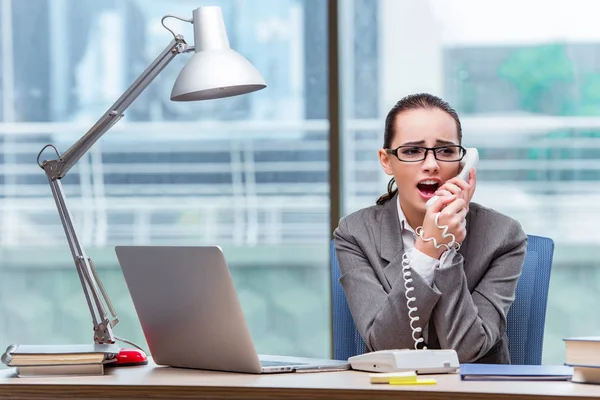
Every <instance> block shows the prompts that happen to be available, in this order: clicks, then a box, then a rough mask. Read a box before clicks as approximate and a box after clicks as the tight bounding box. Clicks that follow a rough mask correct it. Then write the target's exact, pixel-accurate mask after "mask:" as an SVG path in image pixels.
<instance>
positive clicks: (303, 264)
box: [0, 0, 331, 357]
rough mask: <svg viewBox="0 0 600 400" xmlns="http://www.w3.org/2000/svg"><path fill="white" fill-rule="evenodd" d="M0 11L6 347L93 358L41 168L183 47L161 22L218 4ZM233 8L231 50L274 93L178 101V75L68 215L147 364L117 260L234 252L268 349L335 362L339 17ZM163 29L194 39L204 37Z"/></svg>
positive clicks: (73, 3) (254, 324)
mask: <svg viewBox="0 0 600 400" xmlns="http://www.w3.org/2000/svg"><path fill="white" fill-rule="evenodd" d="M192 3H193V4H192ZM308 3H311V4H310V7H309V6H308ZM0 4H1V5H2V7H1V8H0V18H1V22H0V26H1V27H2V35H1V36H2V37H3V40H2V42H1V43H2V47H1V49H0V50H1V51H0V59H1V60H2V63H0V65H1V68H2V69H1V70H2V80H1V82H0V85H1V86H2V89H3V90H2V92H1V96H0V104H2V105H3V108H2V114H1V118H2V119H1V121H0V122H1V123H0V133H1V134H0V148H1V149H2V150H1V151H0V163H1V166H2V173H1V174H0V204H1V205H2V207H1V208H0V210H1V211H0V212H1V213H2V217H1V220H0V221H1V222H0V225H1V230H0V257H1V260H2V261H1V262H0V280H1V281H2V282H4V289H3V290H2V291H1V293H0V343H6V344H10V343H39V344H44V343H85V342H90V341H91V340H92V322H91V317H90V315H89V311H88V309H87V306H86V303H85V299H84V296H83V292H82V290H81V286H80V283H79V279H78V276H77V273H76V270H75V267H74V265H73V261H72V259H71V255H70V251H69V249H68V246H67V242H66V239H65V237H64V232H63V230H62V226H61V224H60V220H59V218H58V213H57V211H56V207H55V205H54V203H53V199H52V195H51V193H50V190H49V187H48V183H47V181H46V178H45V176H44V174H43V171H41V170H40V168H39V167H37V166H36V164H35V160H36V155H37V152H38V151H39V150H40V149H41V148H42V147H43V146H44V145H45V144H46V143H53V144H55V145H56V146H57V148H58V149H59V150H60V151H65V150H66V149H67V148H68V147H69V146H70V145H71V144H72V143H74V142H75V141H76V140H77V139H78V138H79V137H81V136H82V135H83V134H84V133H85V132H86V131H87V129H89V128H90V127H91V126H92V124H93V123H94V122H95V121H96V120H97V119H98V118H99V117H100V116H101V115H102V114H103V113H104V112H105V111H106V109H108V107H110V105H111V104H113V102H114V101H115V100H116V99H117V98H118V97H119V96H120V95H121V93H122V92H123V91H124V90H125V89H126V88H127V87H128V86H129V84H130V83H131V82H132V81H133V80H134V79H135V78H136V77H137V76H138V75H139V74H140V73H141V72H142V71H143V70H144V69H145V68H146V67H147V66H148V64H149V63H150V62H151V61H152V60H153V59H154V58H155V57H156V56H158V54H159V52H160V51H162V50H163V49H164V48H165V47H166V46H167V45H168V44H169V42H170V41H171V36H170V34H169V32H168V31H166V30H165V29H163V27H162V26H161V23H160V22H161V21H160V19H161V17H162V16H163V15H165V14H175V15H180V16H183V17H190V16H191V12H192V10H193V8H195V7H198V6H202V5H208V4H211V5H212V4H214V2H207V1H200V2H198V1H196V2H189V1H185V0H178V1H173V0H169V1H167V0H161V1H159V0H151V1H147V0H144V1H136V0H118V1H105V0H104V1H100V0H98V1H86V2H81V1H80V0H62V1H54V0H52V1H50V0H19V1H16V0H13V1H11V0H3V1H1V2H0ZM219 5H221V7H222V9H223V14H224V18H225V24H226V26H227V29H228V34H229V40H230V44H231V46H232V47H233V48H234V49H236V50H237V51H239V52H240V53H241V54H243V55H245V56H246V57H247V58H248V59H250V60H251V61H252V62H253V63H254V65H256V66H257V68H258V69H259V70H260V71H261V73H262V74H263V76H264V77H265V79H266V81H267V84H268V88H267V90H263V91H261V92H257V93H253V94H251V95H246V96H239V97H234V98H229V99H222V100H215V101H207V102H195V103H174V102H170V101H169V93H170V90H171V86H172V84H173V82H174V79H175V77H176V74H177V73H178V71H179V69H180V68H181V66H182V65H183V63H185V62H186V61H187V59H188V58H189V57H188V56H180V57H178V58H176V59H175V60H174V61H173V62H172V63H171V64H170V65H169V66H168V67H167V68H166V69H165V70H164V71H163V73H162V74H161V75H160V76H159V77H158V78H157V79H156V80H155V81H154V82H153V83H152V84H151V85H150V86H149V87H148V88H147V90H146V91H145V92H144V93H143V94H142V95H141V96H140V97H139V98H138V99H137V100H136V101H135V102H134V103H133V104H132V105H131V107H130V108H129V109H128V110H127V112H126V113H125V114H126V115H125V117H124V119H123V120H122V121H120V122H119V123H118V124H117V125H115V126H114V127H113V128H112V129H111V131H110V132H108V133H107V134H106V135H105V136H103V137H102V139H101V140H100V141H98V142H97V143H96V145H95V146H94V147H93V148H92V149H91V150H90V152H89V153H88V154H86V155H85V156H84V157H83V158H82V159H81V160H80V161H79V162H78V163H77V165H76V166H75V167H74V168H73V169H72V170H71V171H70V173H69V174H68V175H67V176H66V177H65V178H64V179H63V184H64V189H65V192H66V196H67V202H68V205H69V209H70V211H71V213H72V215H73V217H74V219H75V223H76V228H77V232H78V235H79V236H80V239H81V240H82V241H83V244H84V246H85V248H86V251H87V253H88V255H89V256H91V257H92V258H93V260H94V263H95V264H96V266H97V268H98V270H99V273H100V275H101V277H102V279H103V282H104V285H105V287H106V289H107V291H108V293H109V295H110V297H111V299H112V301H113V303H114V306H115V308H116V310H117V312H118V314H119V319H120V323H119V325H117V326H116V328H115V332H116V333H117V335H118V336H120V337H124V338H127V339H129V340H132V341H134V342H135V343H138V344H140V345H142V346H144V347H146V342H145V339H144V337H143V334H142V331H141V327H140V326H139V322H138V319H137V316H136V314H135V311H134V308H133V304H132V302H131V299H130V297H129V294H128V290H127V288H126V286H125V283H124V280H123V277H122V273H121V271H120V267H119V265H118V263H117V259H116V256H115V254H114V246H115V245H118V244H120V245H123V244H140V245H151V244H168V245H170V244H178V245H203V244H219V245H221V246H222V248H223V249H224V252H225V255H226V258H227V260H228V263H229V265H230V268H231V270H232V275H233V278H234V281H235V284H236V287H237V290H238V294H239V298H240V302H241V304H242V308H243V310H244V312H245V315H246V318H247V320H248V323H249V326H250V331H251V333H252V335H253V337H254V340H255V343H256V346H257V350H258V351H259V352H262V353H276V354H290V355H299V356H314V357H327V356H329V354H330V342H331V339H330V326H329V325H330V322H329V319H330V317H329V315H330V312H329V304H330V301H329V290H328V283H329V279H328V276H329V269H328V268H329V266H328V263H329V261H328V260H329V258H328V241H329V234H328V222H329V219H328V212H329V210H328V204H329V186H328V182H327V171H328V165H327V152H328V123H327V120H326V113H327V97H326V95H327V81H326V78H327V74H326V45H327V41H326V38H327V36H326V19H327V18H326V13H327V8H326V4H325V3H324V2H308V1H307V2H302V1H295V0H277V1H276V2H273V1H268V0H253V1H252V2H239V1H233V0H229V1H221V2H219ZM166 24H167V25H168V26H169V27H171V28H172V29H174V30H175V31H178V32H180V33H181V34H183V35H184V36H185V37H186V38H191V37H192V28H191V26H190V25H189V24H183V23H180V22H179V21H177V20H172V19H171V20H167V21H166ZM188 40H189V39H188ZM25 43H27V45H24V44H25ZM52 156H53V155H52V153H51V152H45V153H44V157H43V159H50V158H52ZM146 348H147V347H146Z"/></svg>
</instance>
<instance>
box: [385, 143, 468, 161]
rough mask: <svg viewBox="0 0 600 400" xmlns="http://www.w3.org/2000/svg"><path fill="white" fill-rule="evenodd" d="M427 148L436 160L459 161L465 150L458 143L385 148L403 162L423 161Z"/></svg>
mask: <svg viewBox="0 0 600 400" xmlns="http://www.w3.org/2000/svg"><path fill="white" fill-rule="evenodd" d="M429 150H431V151H432V152H433V156H434V157H435V159H436V160H438V161H443V162H453V161H460V160H462V158H463V157H464V156H465V153H466V152H467V150H465V148H464V147H462V146H459V145H452V146H438V147H423V146H399V147H397V148H395V149H385V151H386V153H388V154H393V155H395V156H396V158H398V160H400V161H403V162H417V161H423V160H424V159H426V158H427V153H428V152H429Z"/></svg>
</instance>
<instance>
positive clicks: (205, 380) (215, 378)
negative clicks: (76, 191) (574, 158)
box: [0, 362, 600, 400]
mask: <svg viewBox="0 0 600 400" xmlns="http://www.w3.org/2000/svg"><path fill="white" fill-rule="evenodd" d="M431 377H433V378H435V379H436V380H437V384H436V385H424V386H391V385H380V384H371V383H370V382H369V376H368V373H365V372H358V371H344V372H321V373H285V374H273V375H250V374H235V373H224V372H213V371H200V370H189V369H180V368H169V367H159V366H156V365H154V364H152V362H150V363H149V365H147V366H141V367H121V368H113V369H111V368H107V374H106V375H104V376H92V377H60V378H59V377H54V378H17V377H16V376H15V372H14V369H7V370H0V398H2V399H4V398H10V397H19V398H23V397H26V398H35V399H60V398H75V397H78V396H79V397H93V398H119V399H128V398H138V399H139V398H144V397H146V398H148V399H150V398H152V399H158V398H165V399H166V398H168V399H192V398H193V399H207V398H219V399H225V398H227V399H258V398H260V399H265V398H267V399H268V398H270V399H283V398H285V399H311V398H319V399H323V398H327V399H391V398H393V399H434V398H435V399H494V400H495V399H506V398H507V395H511V397H510V398H511V399H537V400H539V399H543V398H548V399H550V398H552V399H559V398H567V397H575V398H579V399H585V398H594V397H595V398H598V397H600V385H583V384H576V383H571V382H568V381H564V382H515V381H510V382H498V381H496V382H490V381H486V382H482V381H479V382H464V381H461V380H460V377H459V375H458V374H451V375H431Z"/></svg>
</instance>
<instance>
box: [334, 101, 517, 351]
mask: <svg viewBox="0 0 600 400" xmlns="http://www.w3.org/2000/svg"><path fill="white" fill-rule="evenodd" d="M461 141H462V129H461V124H460V120H459V118H458V115H457V114H456V112H455V111H454V110H453V109H452V108H451V107H450V106H449V105H448V104H447V103H446V102H445V101H443V100H442V99H440V98H438V97H435V96H433V95H430V94H415V95H410V96H407V97H405V98H403V99H402V100H400V101H399V102H398V103H397V104H396V105H395V106H394V107H393V108H392V109H391V110H390V112H389V114H388V116H387V118H386V121H385V133H384V140H383V148H382V149H380V150H379V161H380V163H381V166H382V168H383V170H384V171H385V173H386V174H387V175H390V176H393V178H392V179H391V181H390V183H389V185H388V193H387V194H385V195H383V196H381V197H380V198H379V200H377V204H376V205H375V206H372V207H368V208H365V209H362V210H359V211H357V212H355V213H353V214H350V215H348V216H346V217H344V218H342V220H340V223H339V226H338V228H337V229H336V230H335V232H334V237H335V246H336V252H337V256H338V260H339V264H340V269H341V273H342V275H341V278H340V282H341V284H342V286H343V288H344V291H345V293H346V297H347V299H348V305H349V306H350V310H351V312H352V316H353V318H354V321H355V324H356V327H357V329H358V331H359V332H360V334H361V336H362V338H363V340H364V341H365V343H366V345H367V348H368V350H370V351H374V350H384V349H403V348H415V347H418V348H421V347H423V346H425V347H427V348H429V349H436V348H442V349H454V350H456V352H457V354H458V358H459V360H460V362H461V363H465V362H482V363H510V357H509V353H508V340H507V337H506V333H505V328H506V314H507V313H508V310H509V308H510V306H511V304H512V302H513V300H514V295H515V288H516V285H517V280H518V278H519V276H520V274H521V267H522V265H523V260H524V258H525V250H526V247H527V236H526V235H525V233H524V232H523V230H522V228H521V226H520V224H519V223H518V222H517V221H515V220H513V219H511V218H509V217H507V216H505V215H502V214H500V213H498V212H496V211H494V210H491V209H489V208H485V207H483V206H481V205H478V204H476V203H471V202H470V201H471V198H472V197H473V192H474V191H475V181H476V176H475V171H474V170H471V171H470V173H469V179H468V182H465V181H463V180H461V179H459V178H457V177H456V175H457V174H458V172H459V171H460V163H459V161H460V160H461V159H462V157H463V156H464V153H465V150H464V148H462V146H460V144H461ZM394 182H395V183H396V185H397V189H394V190H392V189H393V185H394ZM434 195H439V196H440V197H439V199H438V201H436V202H434V203H433V204H432V205H431V206H429V207H428V208H426V207H425V205H426V202H427V200H428V199H430V198H431V197H433V196H434ZM438 214H439V215H438ZM436 218H437V221H436ZM440 227H441V228H440ZM444 229H445V231H444ZM444 233H445V235H444ZM436 244H437V246H436ZM411 279H412V280H411ZM406 280H408V281H406ZM405 284H406V287H405ZM407 287H408V288H409V289H408V290H407V289H406V288H407ZM411 288H412V289H411ZM407 299H408V300H407Z"/></svg>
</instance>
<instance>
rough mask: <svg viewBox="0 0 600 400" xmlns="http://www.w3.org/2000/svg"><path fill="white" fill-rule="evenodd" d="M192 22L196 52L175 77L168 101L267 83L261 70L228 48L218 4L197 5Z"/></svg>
mask: <svg viewBox="0 0 600 400" xmlns="http://www.w3.org/2000/svg"><path fill="white" fill-rule="evenodd" d="M192 23H193V24H194V44H195V46H194V51H195V53H194V55H193V56H192V58H190V59H189V60H188V62H187V63H186V64H185V66H184V67H183V69H182V70H181V72H180V73H179V76H177V79H176V80H175V84H174V85H173V90H172V91H171V100H173V101H195V100H209V99H218V98H221V97H229V96H237V95H240V94H246V93H250V92H254V91H257V90H260V89H263V88H265V87H266V86H267V85H266V84H265V80H264V79H263V77H262V76H261V74H260V72H258V70H257V69H256V68H255V67H254V66H253V65H252V64H251V63H250V62H249V61H248V60H247V59H245V58H244V57H243V56H241V55H240V54H239V53H237V52H236V51H234V50H232V49H231V48H230V47H229V40H228V38H227V31H226V30H225V23H224V22H223V14H222V13H221V7H218V6H210V7H200V8H197V9H196V10H194V13H193V19H192Z"/></svg>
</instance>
